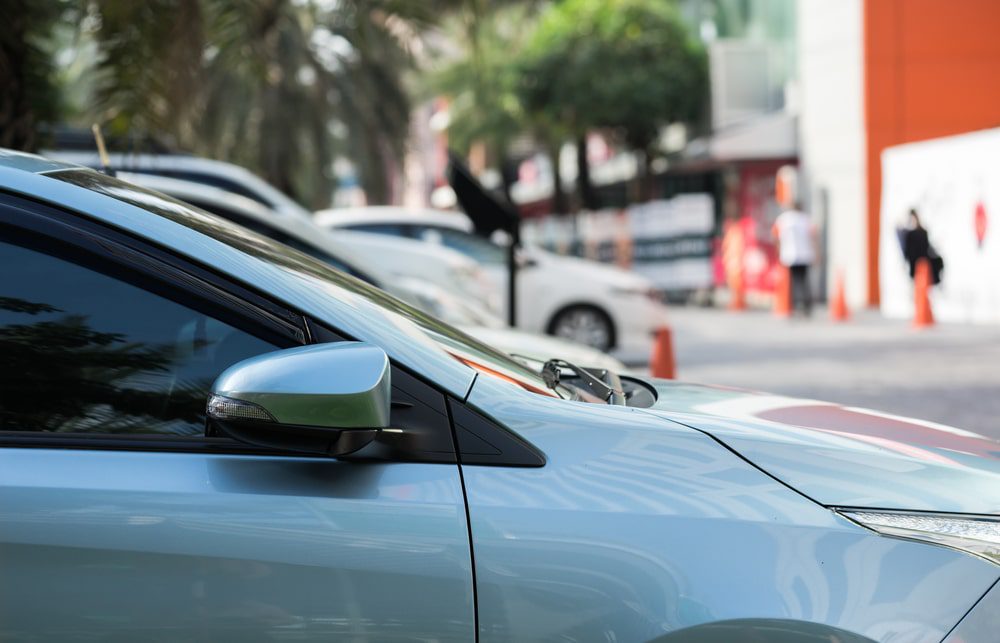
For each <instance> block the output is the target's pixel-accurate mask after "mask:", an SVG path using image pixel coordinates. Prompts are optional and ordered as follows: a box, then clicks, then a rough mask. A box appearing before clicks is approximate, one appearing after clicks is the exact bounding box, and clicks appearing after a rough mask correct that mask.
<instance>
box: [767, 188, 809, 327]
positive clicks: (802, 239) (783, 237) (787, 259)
mask: <svg viewBox="0 0 1000 643" xmlns="http://www.w3.org/2000/svg"><path fill="white" fill-rule="evenodd" d="M773 232H774V236H775V238H776V239H777V242H778V260H779V261H780V262H781V265H783V266H786V267H787V268H788V272H789V274H790V275H791V281H792V288H791V290H792V308H793V310H801V311H802V313H803V314H804V315H806V316H807V317H808V316H809V314H810V313H811V312H812V295H811V293H810V292H809V266H811V265H812V263H813V262H814V261H815V260H816V244H815V229H814V227H813V224H812V221H811V220H810V219H809V215H808V214H806V213H805V212H803V211H802V210H800V209H798V208H797V207H794V208H791V209H788V210H785V211H784V212H782V213H781V214H780V215H779V216H778V218H777V219H776V220H775V222H774V228H773Z"/></svg>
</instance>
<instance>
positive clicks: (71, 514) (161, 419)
mask: <svg viewBox="0 0 1000 643" xmlns="http://www.w3.org/2000/svg"><path fill="white" fill-rule="evenodd" d="M0 275H3V279H2V280H0V366H2V368H0V561H2V564H0V639H2V640H45V641H58V640H100V641H118V640H120V641H133V640H144V641H188V640H198V641H226V640H232V641H252V640H261V641H266V640H312V639H319V638H328V639H332V638H349V639H350V640H358V641H390V640H400V641H402V640H441V641H445V640H472V639H473V638H474V618H475V615H474V606H473V588H472V570H471V555H470V550H469V534H468V527H467V515H466V506H465V502H464V498H463V492H462V486H461V481H460V478H459V471H458V467H457V465H456V464H455V459H454V450H453V449H454V447H453V443H452V441H451V434H450V425H449V423H448V421H447V412H446V410H444V397H443V396H442V395H441V394H440V393H437V392H436V391H435V390H434V389H433V388H432V387H430V386H428V385H427V384H426V383H423V382H420V381H419V380H418V379H417V378H415V377H413V376H412V375H406V374H405V373H401V374H400V375H401V376H400V378H398V382H397V383H395V384H394V401H395V400H396V397H397V396H403V397H405V398H406V399H405V400H404V401H403V402H402V403H400V404H398V405H396V406H397V408H398V409H399V413H401V414H403V413H409V414H410V415H408V416H407V415H399V418H400V419H399V421H398V422H397V411H396V410H394V411H393V424H394V426H395V425H396V424H405V423H406V422H408V421H413V422H415V423H416V424H418V425H420V427H421V429H422V430H423V431H424V432H425V433H428V434H433V435H432V438H433V440H437V444H438V447H437V448H436V451H435V452H434V453H433V454H430V455H428V454H424V455H423V456H421V455H420V454H417V455H413V454H412V453H409V454H408V453H407V452H406V451H405V450H400V449H396V450H392V449H387V450H384V453H383V454H382V455H379V456H378V457H374V458H371V459H369V460H367V461H346V460H333V459H327V458H316V457H300V456H296V455H294V454H288V453H277V452H269V451H266V450H261V449H257V448H250V447H246V446H243V445H241V444H239V443H236V442H233V441H230V440H228V439H226V438H221V437H206V436H205V435H204V404H205V396H206V393H207V390H208V387H209V386H210V385H211V382H212V381H213V379H214V378H215V377H216V376H217V375H218V373H219V372H220V371H221V370H223V369H224V368H226V367H227V366H228V365H230V364H232V363H234V362H236V361H239V360H241V359H244V358H246V357H250V356H252V355H256V354H260V353H263V352H267V351H271V350H276V349H280V348H284V347H289V346H293V345H296V344H300V343H304V342H307V341H312V339H311V338H312V336H313V333H310V326H309V325H307V323H306V321H305V320H303V319H301V318H300V317H299V316H298V315H296V314H294V313H293V312H291V311H287V310H283V309H282V308H281V307H280V306H278V305H277V304H275V303H273V302H271V301H269V300H266V299H265V298H263V297H261V295H260V294H258V293H252V292H250V291H248V290H247V289H245V288H244V287H242V286H240V285H238V284H232V283H227V282H225V281H223V280H221V279H220V278H218V277H217V276H215V275H213V274H212V273H211V272H210V271H209V270H207V269H205V267H203V266H196V265H193V264H190V263H188V262H186V261H183V260H181V259H179V258H176V257H171V256H170V255H169V253H168V252H165V251H164V250H163V249H161V248H157V247H155V246H151V245H147V244H144V243H142V242H139V241H136V240H134V239H130V238H128V237H126V236H125V235H123V234H120V233H118V232H114V231H111V230H104V229H101V228H98V227H97V226H96V225H94V224H92V223H89V222H87V221H84V220H82V219H77V218H76V217H74V216H71V215H69V214H68V213H65V212H62V211H59V210H53V209H50V208H48V207H45V206H42V205H39V204H36V203H33V202H28V201H24V200H21V199H19V198H16V197H12V196H0ZM326 337H327V339H336V336H335V334H332V333H330V332H329V331H327V336H326ZM395 373H396V371H395V370H394V376H395ZM439 403H440V407H439V406H438V404H439ZM414 413H416V414H417V415H418V416H419V417H417V418H416V419H415V420H413V419H412V416H413V415H414ZM436 414H437V415H436ZM438 415H440V416H441V417H440V418H439V417H438ZM442 431H443V432H444V434H442V433H441V432H442ZM442 435H444V437H443V438H442ZM442 439H443V440H444V441H445V443H446V444H447V445H448V447H450V448H451V449H452V450H451V453H450V454H449V453H448V452H447V448H445V447H441V446H440V444H441V443H442ZM433 440H432V439H431V437H429V438H427V439H425V440H424V443H430V442H432V441H433Z"/></svg>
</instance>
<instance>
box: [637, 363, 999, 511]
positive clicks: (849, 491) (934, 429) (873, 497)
mask: <svg viewBox="0 0 1000 643" xmlns="http://www.w3.org/2000/svg"><path fill="white" fill-rule="evenodd" d="M652 383H653V384H654V385H655V386H656V388H657V391H658V393H659V399H658V400H657V402H656V404H655V405H654V406H653V407H652V409H649V412H651V413H655V414H658V415H661V416H663V417H666V418H669V419H671V420H674V421H676V422H680V423H682V424H685V425H688V426H690V427H692V428H695V429H699V430H701V431H703V432H705V433H708V434H710V435H712V436H713V437H715V438H716V439H717V440H719V441H720V442H722V443H724V444H725V445H726V446H728V447H729V448H731V449H732V450H734V451H736V452H737V453H739V454H740V455H741V456H743V457H744V458H746V459H747V460H749V461H750V462H752V463H753V464H754V465H756V466H757V467H759V468H761V469H763V470H764V471H766V472H767V473H769V474H770V475H772V476H773V477H775V478H777V479H778V480H780V481H782V482H784V483H785V484H787V485H789V486H791V487H793V488H794V489H797V490H798V491H799V492H801V493H803V494H805V495H807V496H809V497H810V498H812V499H814V500H815V501H817V502H819V503H821V504H824V505H829V506H850V507H867V508H882V509H910V510H922V511H941V512H961V513H975V514H997V515H1000V442H997V441H995V440H991V439H989V438H986V437H983V436H981V435H978V434H975V433H971V432H969V431H963V430H961V429H956V428H953V427H949V426H944V425H941V424H936V423H933V422H924V421H921V420H914V419H910V418H903V417H898V416H895V415H888V414H885V413H879V412H877V411H870V410H867V409H859V408H851V407H845V406H839V405H836V404H829V403H825V402H817V401H815V400H802V399H795V398H789V397H781V396H775V395H767V394H764V393H755V392H750V391H742V390H735V389H727V388H720V387H710V386H701V385H694V384H684V383H677V382H669V381H665V380H653V381H652Z"/></svg>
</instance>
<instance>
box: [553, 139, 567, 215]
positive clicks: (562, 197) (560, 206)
mask: <svg viewBox="0 0 1000 643" xmlns="http://www.w3.org/2000/svg"><path fill="white" fill-rule="evenodd" d="M559 151H560V146H559V145H554V146H552V147H550V148H549V157H550V158H551V159H552V212H553V213H554V214H566V213H568V212H569V199H568V198H567V194H566V191H565V190H563V185H562V159H561V158H560V157H561V156H562V155H561V154H560V153H559Z"/></svg>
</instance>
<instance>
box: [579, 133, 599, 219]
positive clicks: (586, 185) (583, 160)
mask: <svg viewBox="0 0 1000 643" xmlns="http://www.w3.org/2000/svg"><path fill="white" fill-rule="evenodd" d="M576 185H577V190H578V191H579V193H580V201H581V202H582V203H583V207H584V209H586V210H600V209H601V198H600V195H598V194H597V190H595V189H594V184H593V182H592V181H591V180H590V161H588V160H587V135H586V134H583V135H581V136H579V137H578V138H577V139H576Z"/></svg>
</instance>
